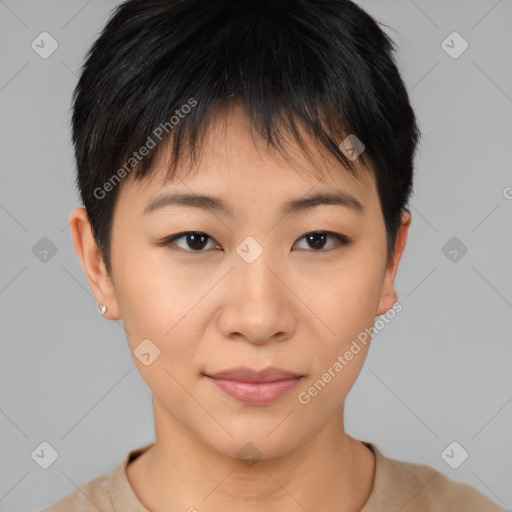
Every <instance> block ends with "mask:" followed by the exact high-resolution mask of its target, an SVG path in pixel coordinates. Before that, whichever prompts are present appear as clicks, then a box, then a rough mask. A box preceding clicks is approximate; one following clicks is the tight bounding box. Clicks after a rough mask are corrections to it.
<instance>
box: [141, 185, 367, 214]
mask: <svg viewBox="0 0 512 512" xmlns="http://www.w3.org/2000/svg"><path fill="white" fill-rule="evenodd" d="M319 205H336V206H344V207H347V208H349V209H352V210H353V211H355V212H358V213H362V212H363V211H364V206H363V204H362V203H361V202H360V201H359V200H358V199H356V198H355V197H353V196H351V195H350V194H348V193H347V192H344V191H342V190H336V191H334V192H322V193H318V194H314V195H310V196H306V197H301V198H298V199H290V200H289V201H287V202H285V203H284V204H283V206H282V209H281V210H282V211H281V213H282V214H284V213H298V212H301V211H305V210H308V209H310V208H314V207H315V206H319ZM168 206H186V207H193V208H201V209H203V210H210V211H212V210H213V211H217V212H219V213H223V214H224V215H227V216H230V217H233V216H234V212H233V210H232V208H230V207H229V206H228V205H227V204H226V203H224V201H222V200H221V199H218V198H216V197H211V196H206V195H200V194H190V193H179V192H178V193H173V194H163V195H159V196H157V197H156V198H155V199H154V200H152V201H151V202H150V203H149V204H148V205H147V206H146V208H144V212H143V214H149V213H151V212H154V211H156V210H160V209H162V208H165V207H168Z"/></svg>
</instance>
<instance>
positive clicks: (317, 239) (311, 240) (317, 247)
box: [300, 231, 350, 252]
mask: <svg viewBox="0 0 512 512" xmlns="http://www.w3.org/2000/svg"><path fill="white" fill-rule="evenodd" d="M329 238H331V239H335V240H336V242H335V243H334V247H333V244H330V245H329V246H328V249H326V250H323V249H325V247H326V243H327V241H328V240H329ZM300 240H306V243H307V244H308V246H309V247H310V248H312V249H313V252H315V251H316V252H326V251H327V250H330V249H332V248H335V247H336V246H342V245H348V244H349V243H350V240H349V239H348V238H347V237H346V236H344V235H339V234H338V233H331V232H329V231H313V232H311V233H306V234H305V235H304V236H303V237H302V238H300Z"/></svg>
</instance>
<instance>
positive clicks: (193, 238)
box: [162, 231, 351, 252]
mask: <svg viewBox="0 0 512 512" xmlns="http://www.w3.org/2000/svg"><path fill="white" fill-rule="evenodd" d="M329 238H331V239H334V240H335V242H334V243H333V244H330V245H329V246H327V247H328V248H327V249H326V248H325V247H326V241H327V240H328V239H329ZM299 240H305V241H306V243H307V244H308V245H309V247H310V248H312V249H313V252H326V251H328V250H332V249H333V248H335V247H336V246H343V245H349V244H350V243H351V240H350V239H349V238H348V237H346V236H345V235H340V234H338V233H332V232H330V231H312V232H310V233H306V234H305V235H303V236H302V237H301V238H299ZM209 241H210V242H211V243H212V244H213V247H208V242H209ZM178 242H180V243H181V245H180V243H178ZM213 242H214V240H213V238H211V237H210V236H209V235H207V234H206V233H203V232H201V231H185V232H183V233H178V234H176V235H172V236H170V237H168V238H166V239H165V240H163V241H162V245H165V246H169V245H177V246H178V247H179V248H180V249H183V250H184V251H186V252H206V250H208V249H212V248H213V249H216V248H221V247H220V245H219V244H214V243H213ZM296 246H297V244H294V247H296ZM333 246H334V247H333ZM205 248H206V249H205ZM300 249H304V248H300ZM306 249H307V248H306Z"/></svg>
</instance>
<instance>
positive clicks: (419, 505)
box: [41, 441, 506, 512]
mask: <svg viewBox="0 0 512 512" xmlns="http://www.w3.org/2000/svg"><path fill="white" fill-rule="evenodd" d="M362 443H363V444H365V445H366V446H367V447H368V448H370V450H372V451H373V453H374V455H375V474H374V481H373V486H372V490H371V493H370V495H369V497H368V499H367V501H366V503H365V505H364V507H363V508H362V510H361V512H398V511H400V512H413V511H414V512H427V511H428V512H448V511H449V512H459V511H461V512H505V511H506V509H505V508H503V507H501V506H499V505H497V504H496V503H494V502H493V501H491V500H490V499H489V498H487V497H486V496H484V495H483V494H481V493H480V492H478V491H477V490H476V489H475V488H473V487H471V486H469V485H467V484H463V483H459V482H456V481H454V480H451V479H449V478H447V477H446V476H444V475H443V474H442V473H440V472H439V471H437V470H435V469H434V468H432V467H430V466H426V465H424V464H414V463H410V462H404V461H399V460H395V459H390V458H388V457H385V456H384V455H382V453H381V452H380V451H379V450H378V448H377V447H376V446H375V445H374V444H372V443H368V442H364V441H362ZM152 445H153V443H150V444H147V445H145V446H142V447H140V448H137V449H135V450H132V451H130V452H128V453H127V454H126V455H125V457H124V458H123V460H122V461H121V462H119V463H118V464H117V466H116V467H115V468H114V469H112V470H111V471H110V472H108V473H105V474H103V475H101V476H99V477H96V478H94V479H93V480H90V481H89V482H87V483H85V484H83V485H82V486H81V487H80V489H76V490H75V491H73V492H72V493H71V494H68V495H67V496H65V497H64V498H62V499H61V500H59V501H57V502H56V503H54V504H53V505H51V506H49V507H47V508H45V509H43V510H42V511H41V512H98V510H101V512H149V511H148V509H146V508H145V507H144V505H142V503H141V502H140V501H139V499H138V498H137V496H136V495H135V492H134V491H133V489H132V487H131V486H130V482H129V481H128V477H127V476H126V466H127V465H128V462H129V461H131V460H133V459H135V458H136V457H137V456H139V455H140V454H141V453H143V452H144V451H146V450H147V449H148V448H149V447H151V446H152Z"/></svg>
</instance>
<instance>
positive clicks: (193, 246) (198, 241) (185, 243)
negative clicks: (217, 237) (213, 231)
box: [162, 231, 219, 252]
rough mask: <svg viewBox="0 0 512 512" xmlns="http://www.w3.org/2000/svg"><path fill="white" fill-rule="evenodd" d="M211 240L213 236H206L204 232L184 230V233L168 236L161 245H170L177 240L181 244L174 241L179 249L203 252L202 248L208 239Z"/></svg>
mask: <svg viewBox="0 0 512 512" xmlns="http://www.w3.org/2000/svg"><path fill="white" fill-rule="evenodd" d="M209 240H210V241H212V242H213V238H211V237H210V236H208V235H207V234H206V233H202V232H201V231H185V232H184V233H178V234H176V235H172V236H171V237H169V238H166V239H165V240H164V241H163V242H162V244H163V245H172V244H175V242H177V241H181V242H182V245H180V244H178V243H176V245H177V246H178V247H180V249H183V250H185V251H187V252H205V251H203V249H204V248H205V247H206V246H207V245H208V244H207V242H208V241H209ZM215 247H219V246H218V245H214V247H213V248H214V249H215ZM210 248H211V247H210Z"/></svg>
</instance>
